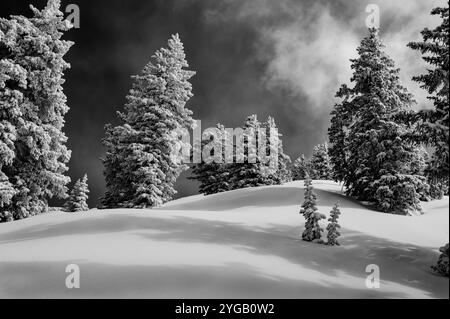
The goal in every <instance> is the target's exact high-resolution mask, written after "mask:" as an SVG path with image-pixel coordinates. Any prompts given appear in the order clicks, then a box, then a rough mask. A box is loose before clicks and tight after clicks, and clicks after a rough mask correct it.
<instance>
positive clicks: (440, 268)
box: [432, 243, 449, 277]
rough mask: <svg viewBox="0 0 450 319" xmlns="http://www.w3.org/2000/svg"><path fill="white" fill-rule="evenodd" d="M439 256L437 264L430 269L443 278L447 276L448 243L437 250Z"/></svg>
mask: <svg viewBox="0 0 450 319" xmlns="http://www.w3.org/2000/svg"><path fill="white" fill-rule="evenodd" d="M439 251H440V252H441V255H440V256H439V259H438V262H437V264H436V265H435V266H432V269H433V270H434V271H436V272H437V273H439V274H441V275H443V276H447V277H448V276H449V264H448V243H447V244H446V245H445V246H443V247H441V248H440V249H439Z"/></svg>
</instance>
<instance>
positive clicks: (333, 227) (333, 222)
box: [327, 203, 341, 246]
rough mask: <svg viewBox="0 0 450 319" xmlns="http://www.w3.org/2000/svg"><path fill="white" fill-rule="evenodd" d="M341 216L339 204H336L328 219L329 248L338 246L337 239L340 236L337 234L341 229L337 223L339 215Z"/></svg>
mask: <svg viewBox="0 0 450 319" xmlns="http://www.w3.org/2000/svg"><path fill="white" fill-rule="evenodd" d="M340 214H341V211H340V210H339V204H338V203H336V204H335V205H334V207H333V209H332V211H331V213H330V218H329V219H328V221H329V222H330V223H329V224H328V226H327V231H328V234H327V239H328V241H327V245H329V246H339V245H340V244H339V242H338V240H337V239H338V237H339V236H341V233H340V232H339V229H340V228H341V225H339V223H338V219H339V215H340Z"/></svg>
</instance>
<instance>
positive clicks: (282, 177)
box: [263, 116, 292, 185]
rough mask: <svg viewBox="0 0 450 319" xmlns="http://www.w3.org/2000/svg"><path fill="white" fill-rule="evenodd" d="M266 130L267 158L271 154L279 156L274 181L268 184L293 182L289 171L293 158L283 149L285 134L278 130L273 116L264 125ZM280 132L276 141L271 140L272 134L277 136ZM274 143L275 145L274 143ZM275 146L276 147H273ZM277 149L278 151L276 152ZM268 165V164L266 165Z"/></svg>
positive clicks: (272, 176)
mask: <svg viewBox="0 0 450 319" xmlns="http://www.w3.org/2000/svg"><path fill="white" fill-rule="evenodd" d="M263 126H264V127H265V128H266V138H267V142H266V143H267V153H266V155H267V156H270V154H271V152H275V153H274V154H278V163H277V164H278V165H277V166H276V167H275V169H276V172H272V174H271V179H272V181H271V182H270V181H269V182H268V184H270V185H277V184H283V183H286V182H290V181H292V172H291V170H290V169H289V166H290V164H291V158H290V157H289V155H287V154H285V153H284V148H283V139H282V137H283V134H281V133H280V132H279V130H278V127H277V125H276V123H275V119H274V118H273V117H271V116H269V117H268V118H267V121H266V122H265V123H264V124H263ZM275 132H278V133H277V134H278V136H276V138H275V139H271V138H270V136H271V135H270V134H275ZM272 142H273V143H272ZM272 144H275V145H272ZM275 148H277V149H278V150H276V151H275ZM266 164H267V163H266Z"/></svg>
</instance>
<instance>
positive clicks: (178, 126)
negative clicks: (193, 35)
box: [102, 35, 195, 208]
mask: <svg viewBox="0 0 450 319" xmlns="http://www.w3.org/2000/svg"><path fill="white" fill-rule="evenodd" d="M187 67H188V63H187V61H186V56H185V53H184V48H183V43H182V42H181V40H180V38H179V36H178V35H174V36H172V37H171V38H170V39H169V41H168V47H167V48H162V49H160V50H158V51H156V53H155V54H154V55H153V57H152V61H151V62H149V63H148V64H147V65H146V66H145V68H144V70H143V71H142V73H141V74H140V75H137V76H134V77H133V80H134V82H133V85H132V88H131V90H130V92H129V94H128V96H127V103H126V105H125V112H124V113H119V118H120V120H121V121H122V123H123V124H122V125H119V126H116V127H112V126H111V125H107V127H106V137H105V138H104V140H103V143H104V145H105V146H106V149H107V152H106V157H105V158H104V160H103V163H104V166H105V170H104V175H105V178H106V193H105V195H104V197H103V198H102V207H135V208H145V207H154V206H158V205H161V204H163V203H164V202H167V201H168V200H170V199H172V197H173V195H174V194H175V193H176V191H175V189H174V184H175V181H176V179H177V178H178V176H179V175H180V173H181V172H182V171H183V170H185V169H187V165H185V164H184V163H183V162H182V159H183V156H182V154H181V153H180V154H175V152H174V150H177V149H180V148H184V147H186V145H185V144H183V143H182V142H181V140H180V139H179V136H178V132H181V131H182V130H183V129H190V128H192V127H193V119H192V117H191V115H192V112H191V111H190V110H189V109H188V108H186V103H187V102H188V101H189V99H190V98H191V97H192V92H191V91H192V85H191V83H190V82H189V79H190V78H191V77H192V76H193V75H194V74H195V72H192V71H189V70H186V69H185V68H187Z"/></svg>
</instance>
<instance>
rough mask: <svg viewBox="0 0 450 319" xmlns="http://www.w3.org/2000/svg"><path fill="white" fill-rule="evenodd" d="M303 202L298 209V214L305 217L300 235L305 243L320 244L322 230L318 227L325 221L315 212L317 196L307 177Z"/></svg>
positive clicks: (322, 216)
mask: <svg viewBox="0 0 450 319" xmlns="http://www.w3.org/2000/svg"><path fill="white" fill-rule="evenodd" d="M304 185H305V190H304V202H303V204H302V207H301V209H300V214H302V215H303V217H305V220H306V222H305V230H304V231H303V234H302V239H303V240H305V241H314V242H320V241H321V238H322V233H323V229H322V228H321V227H320V225H319V221H320V220H321V219H325V218H326V217H325V215H323V214H321V213H319V212H318V210H317V196H316V194H315V193H314V188H313V186H312V180H311V178H310V177H309V175H306V178H305V182H304Z"/></svg>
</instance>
